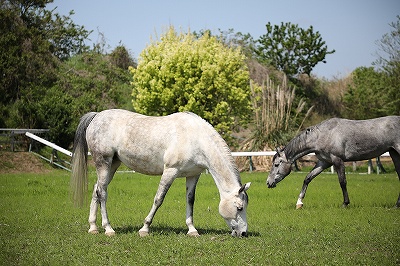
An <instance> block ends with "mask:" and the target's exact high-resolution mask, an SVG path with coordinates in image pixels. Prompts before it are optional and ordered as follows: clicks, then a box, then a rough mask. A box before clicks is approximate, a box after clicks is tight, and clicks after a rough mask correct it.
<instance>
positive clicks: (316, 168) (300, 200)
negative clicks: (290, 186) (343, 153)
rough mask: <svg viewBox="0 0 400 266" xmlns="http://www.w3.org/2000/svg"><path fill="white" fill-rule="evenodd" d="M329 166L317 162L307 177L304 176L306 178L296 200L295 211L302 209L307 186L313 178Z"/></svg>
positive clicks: (329, 164)
mask: <svg viewBox="0 0 400 266" xmlns="http://www.w3.org/2000/svg"><path fill="white" fill-rule="evenodd" d="M331 165H332V164H331V163H328V162H325V161H321V160H318V162H317V164H316V165H315V166H314V168H313V169H312V170H311V172H309V173H308V175H307V176H306V178H305V179H304V182H303V188H302V189H301V191H300V195H299V198H298V199H297V203H296V209H300V208H301V207H303V199H304V197H305V196H306V191H307V187H308V184H309V183H310V182H311V181H312V180H313V179H314V177H316V176H317V175H319V174H320V173H321V172H322V171H324V170H325V169H326V168H328V167H330V166H331Z"/></svg>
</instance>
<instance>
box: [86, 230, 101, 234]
mask: <svg viewBox="0 0 400 266" xmlns="http://www.w3.org/2000/svg"><path fill="white" fill-rule="evenodd" d="M88 233H89V234H92V235H97V234H98V233H99V231H98V230H97V229H96V230H89V231H88Z"/></svg>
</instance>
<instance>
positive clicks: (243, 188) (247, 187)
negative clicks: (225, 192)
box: [239, 182, 251, 194]
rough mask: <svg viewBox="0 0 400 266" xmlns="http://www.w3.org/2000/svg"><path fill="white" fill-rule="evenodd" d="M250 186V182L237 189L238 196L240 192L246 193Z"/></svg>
mask: <svg viewBox="0 0 400 266" xmlns="http://www.w3.org/2000/svg"><path fill="white" fill-rule="evenodd" d="M250 185H251V182H249V183H246V184H244V185H243V186H241V187H240V189H239V194H240V192H243V191H247V190H248V189H249V187H250Z"/></svg>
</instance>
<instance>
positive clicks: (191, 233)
mask: <svg viewBox="0 0 400 266" xmlns="http://www.w3.org/2000/svg"><path fill="white" fill-rule="evenodd" d="M187 235H188V236H190V237H199V236H200V235H199V233H198V232H197V231H193V232H188V233H187Z"/></svg>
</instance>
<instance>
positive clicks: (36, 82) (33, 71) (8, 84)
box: [0, 0, 89, 128]
mask: <svg viewBox="0 0 400 266" xmlns="http://www.w3.org/2000/svg"><path fill="white" fill-rule="evenodd" d="M51 2H52V0H2V1H0V21H1V23H0V32H1V34H0V76H1V79H0V94H1V95H2V97H1V99H0V103H1V105H0V112H1V115H0V117H1V118H0V125H1V126H10V127H11V126H18V127H27V128H35V127H38V126H39V124H40V120H41V117H40V115H39V113H40V112H38V110H39V108H40V104H39V101H40V100H41V98H42V97H43V96H44V95H46V93H47V90H48V88H50V87H52V86H53V85H54V83H55V82H56V81H57V71H58V67H59V64H60V59H63V60H65V59H67V58H68V56H71V55H73V54H75V53H79V52H82V51H84V50H85V49H86V46H84V44H83V40H84V39H86V38H87V36H88V35H89V32H88V31H86V30H85V29H84V28H83V27H79V26H77V25H76V24H73V23H72V22H71V19H70V17H65V16H63V17H61V16H59V15H57V14H54V13H53V11H49V10H46V9H45V6H46V4H48V3H51Z"/></svg>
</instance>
